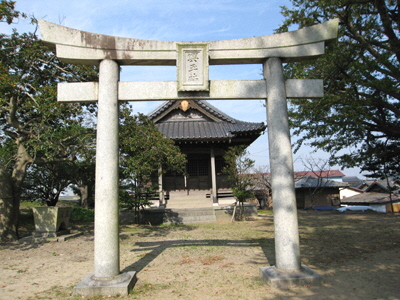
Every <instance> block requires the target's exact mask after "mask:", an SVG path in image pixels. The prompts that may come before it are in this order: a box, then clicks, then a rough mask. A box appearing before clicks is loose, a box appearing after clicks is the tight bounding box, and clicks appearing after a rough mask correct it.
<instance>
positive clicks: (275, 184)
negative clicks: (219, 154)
mask: <svg viewBox="0 0 400 300" xmlns="http://www.w3.org/2000/svg"><path fill="white" fill-rule="evenodd" d="M39 26H40V32H41V35H42V40H43V41H44V42H46V43H47V44H48V45H49V46H50V47H53V48H55V49H56V54H57V56H58V58H59V59H60V60H62V61H64V62H67V63H72V64H91V65H100V75H99V82H85V83H59V85H58V101H63V102H85V101H98V123H97V148H96V195H95V197H96V198H95V201H96V209H95V240H94V241H95V249H94V273H93V274H89V275H88V276H87V277H86V278H85V279H84V280H82V281H81V282H80V283H79V284H78V285H77V286H76V287H75V293H77V294H80V295H97V294H106V295H110V294H121V295H124V294H127V293H129V290H130V289H132V288H133V286H134V284H135V282H136V272H128V273H121V272H120V262H119V256H120V254H119V239H118V226H119V209H118V186H119V182H118V107H119V105H118V101H151V100H182V99H195V100H197V99H210V100H216V99H267V100H266V102H267V119H268V143H269V153H270V154H269V155H270V168H271V174H272V197H273V199H274V207H273V210H274V230H275V253H276V266H271V267H262V268H260V275H261V277H262V278H263V279H264V280H265V281H266V282H267V283H268V284H270V285H271V286H274V287H283V286H288V285H295V284H310V283H318V282H319V281H320V276H319V275H318V274H316V273H315V272H313V271H312V270H310V269H309V268H307V267H306V266H302V265H301V262H300V245H299V232H298V220H297V209H296V198H295V189H294V178H293V158H292V149H291V143H290V132H289V123H288V115H287V102H286V101H287V100H286V99H287V98H316V97H322V96H323V82H322V80H294V79H288V80H286V81H285V80H284V77H283V71H282V63H290V62H295V61H300V60H310V59H316V58H318V57H319V56H321V55H323V54H324V48H325V43H326V42H328V41H331V40H334V39H336V38H337V30H338V20H337V19H335V20H331V21H328V22H326V23H323V24H319V25H315V26H311V27H308V28H303V29H300V30H297V31H293V32H286V33H281V34H274V35H269V36H262V37H253V38H245V39H237V40H222V41H209V42H175V41H150V40H140V39H130V38H120V37H114V36H106V35H101V34H95V33H89V32H84V31H79V30H75V29H71V28H67V27H63V26H60V25H56V24H53V23H49V22H46V21H43V20H39ZM226 64H262V65H263V68H264V80H248V81H236V80H232V81H229V80H220V81H218V80H216V81H210V80H209V78H208V66H209V65H226ZM120 65H176V66H177V81H159V82H157V81H155V82H119V66H120ZM215 192H216V188H215V187H213V193H215Z"/></svg>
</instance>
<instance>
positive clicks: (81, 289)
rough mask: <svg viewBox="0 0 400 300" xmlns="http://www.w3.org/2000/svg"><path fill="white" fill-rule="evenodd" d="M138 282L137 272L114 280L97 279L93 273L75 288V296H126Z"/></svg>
mask: <svg viewBox="0 0 400 300" xmlns="http://www.w3.org/2000/svg"><path fill="white" fill-rule="evenodd" d="M136 281H137V278H136V272H134V271H132V272H126V273H121V274H119V275H118V276H115V277H114V278H112V279H106V280H105V279H96V278H94V274H93V273H91V274H89V275H87V276H86V277H85V279H83V280H82V281H81V282H79V283H78V284H77V285H76V286H75V287H74V294H75V295H80V296H97V295H105V296H117V295H119V296H126V295H128V294H129V293H130V291H131V290H132V289H133V287H134V286H135V284H136Z"/></svg>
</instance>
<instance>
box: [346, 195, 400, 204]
mask: <svg viewBox="0 0 400 300" xmlns="http://www.w3.org/2000/svg"><path fill="white" fill-rule="evenodd" d="M392 201H393V202H395V203H398V202H399V201H400V197H399V196H397V195H392ZM340 203H341V204H348V205H350V204H353V205H354V204H358V205H360V204H378V203H380V204H385V203H390V195H389V194H385V193H363V194H359V195H354V196H351V197H347V198H344V199H341V200H340Z"/></svg>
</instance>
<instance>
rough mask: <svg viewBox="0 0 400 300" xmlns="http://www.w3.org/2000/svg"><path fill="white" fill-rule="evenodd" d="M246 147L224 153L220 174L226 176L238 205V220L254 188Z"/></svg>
mask: <svg viewBox="0 0 400 300" xmlns="http://www.w3.org/2000/svg"><path fill="white" fill-rule="evenodd" d="M246 155H247V152H246V146H244V145H240V146H233V147H230V148H229V149H228V151H226V152H225V155H224V160H225V164H226V165H225V167H224V168H223V170H222V172H224V173H226V174H228V179H227V181H228V182H229V184H230V186H231V189H232V194H233V196H234V197H235V198H236V200H237V201H238V202H239V204H240V206H241V207H240V212H239V220H242V219H243V213H244V207H243V203H244V202H245V201H246V200H247V199H250V198H254V192H253V190H252V187H253V186H254V176H253V174H250V170H251V168H253V166H254V161H253V160H251V159H250V158H248V157H247V156H246Z"/></svg>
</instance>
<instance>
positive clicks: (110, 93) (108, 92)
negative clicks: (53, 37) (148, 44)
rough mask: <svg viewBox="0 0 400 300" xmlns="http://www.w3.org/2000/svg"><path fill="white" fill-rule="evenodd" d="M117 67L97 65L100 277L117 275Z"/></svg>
mask: <svg viewBox="0 0 400 300" xmlns="http://www.w3.org/2000/svg"><path fill="white" fill-rule="evenodd" d="M118 81H119V66H118V64H117V63H116V62H115V61H113V60H108V59H106V60H103V61H102V62H101V63H100V76H99V101H98V115H97V120H98V121H97V145H96V191H95V193H96V194H95V238H94V274H95V276H96V277H99V278H104V277H105V278H107V277H113V276H116V275H118V274H119V240H118V236H119V235H118V226H119V205H118V187H119V182H118V181H119V177H118V168H119V151H118V126H119V120H118V117H119V107H118Z"/></svg>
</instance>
